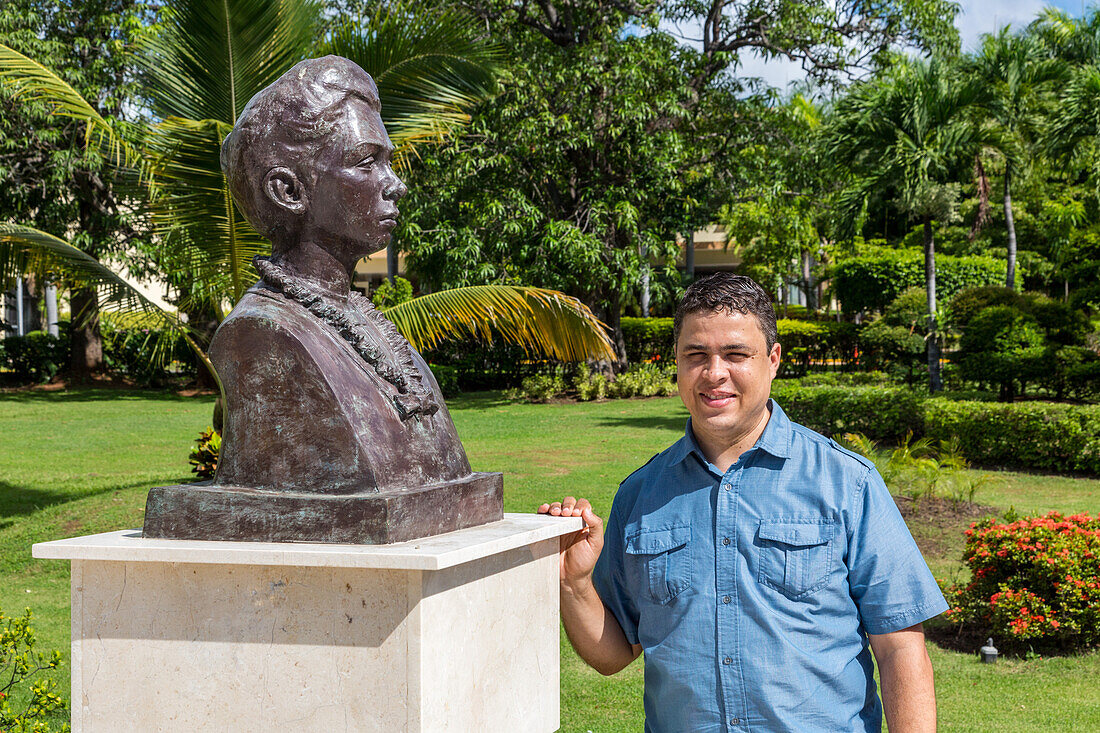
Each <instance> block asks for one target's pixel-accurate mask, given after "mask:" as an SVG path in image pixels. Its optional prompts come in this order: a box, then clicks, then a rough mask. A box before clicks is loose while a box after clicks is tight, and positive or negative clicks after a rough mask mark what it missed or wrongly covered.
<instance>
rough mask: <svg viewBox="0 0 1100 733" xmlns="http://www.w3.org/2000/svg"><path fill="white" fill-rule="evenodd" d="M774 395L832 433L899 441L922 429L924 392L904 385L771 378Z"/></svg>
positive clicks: (799, 417)
mask: <svg viewBox="0 0 1100 733" xmlns="http://www.w3.org/2000/svg"><path fill="white" fill-rule="evenodd" d="M772 397H774V398H775V401H776V402H778V403H779V405H780V407H782V408H783V409H784V410H785V411H786V412H787V414H788V415H790V417H791V419H792V420H794V421H795V422H797V423H801V424H802V425H805V426H806V427H808V428H810V429H812V430H816V431H817V432H819V433H822V434H823V435H827V436H830V437H835V436H840V435H843V434H845V433H863V434H864V435H866V436H867V437H869V438H870V439H871V440H882V441H891V442H895V443H896V442H900V441H901V440H902V439H904V438H905V436H906V435H907V434H910V433H913V434H920V433H921V432H922V429H923V427H924V426H923V421H922V417H921V415H922V413H921V396H920V395H919V393H917V392H915V391H913V390H911V389H907V388H904V387H882V386H867V387H840V386H804V385H802V384H798V383H797V382H794V381H793V380H792V381H786V380H777V381H775V382H772Z"/></svg>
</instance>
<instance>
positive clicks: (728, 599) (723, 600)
mask: <svg viewBox="0 0 1100 733" xmlns="http://www.w3.org/2000/svg"><path fill="white" fill-rule="evenodd" d="M731 600H732V599H731V598H730V597H729V596H722V603H729V602H730V601H731Z"/></svg>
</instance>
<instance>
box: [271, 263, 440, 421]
mask: <svg viewBox="0 0 1100 733" xmlns="http://www.w3.org/2000/svg"><path fill="white" fill-rule="evenodd" d="M252 264H253V265H255V266H256V269H257V270H259V272H260V276H261V277H263V279H264V282H266V283H267V284H268V285H270V286H271V287H273V288H275V289H276V290H278V291H279V292H281V293H282V294H283V295H285V296H286V297H288V298H290V299H291V300H293V301H296V302H298V303H301V304H302V305H303V306H305V307H306V308H307V309H308V310H309V312H310V313H312V314H313V315H315V316H317V317H318V318H320V319H321V320H322V321H324V322H325V323H327V324H328V325H330V326H332V327H333V328H334V329H335V330H336V332H337V333H339V334H340V336H341V337H342V338H343V339H344V340H345V341H347V342H348V343H349V344H351V346H352V348H354V349H355V351H356V353H358V354H359V356H361V357H362V358H363V361H365V362H367V363H368V364H370V365H371V366H372V367H373V368H374V371H375V372H377V373H378V376H380V377H382V379H385V380H386V381H387V382H389V383H390V384H392V385H393V386H394V387H396V388H397V392H398V394H396V395H394V397H393V404H394V406H395V407H396V408H397V413H398V414H399V415H400V416H401V419H402V420H407V419H408V418H410V417H412V416H414V415H432V414H434V413H435V412H436V411H437V410H438V409H439V405H438V404H437V403H436V401H435V397H434V396H433V395H432V393H431V392H430V391H429V390H427V389H425V388H424V382H423V377H422V376H421V374H420V370H419V369H417V368H416V365H415V364H414V363H413V358H412V349H410V348H409V342H408V341H406V340H405V339H404V337H403V336H402V335H401V334H400V333H398V332H397V328H395V327H394V325H393V324H392V323H390V322H389V320H387V319H386V317H385V316H383V315H382V314H381V313H380V312H379V311H378V309H377V308H375V307H374V304H373V303H371V302H370V301H369V300H367V299H366V298H364V297H363V296H362V295H360V294H359V293H351V294H349V296H348V304H349V306H352V307H353V308H354V306H353V305H352V304H356V305H358V310H359V311H360V312H361V313H363V314H364V315H365V316H366V317H367V320H368V321H369V322H370V323H371V325H373V326H374V327H375V328H376V329H378V331H379V332H380V333H381V334H382V337H383V338H384V339H385V340H386V343H387V344H388V345H389V347H390V350H391V351H392V352H393V354H394V356H395V357H396V359H397V363H396V364H395V363H393V362H391V361H390V360H389V359H387V358H386V355H385V354H384V353H383V352H382V349H380V348H379V347H378V346H377V345H376V344H375V343H374V341H373V339H371V337H370V335H369V334H368V331H367V327H366V326H364V325H363V324H361V323H356V322H355V319H353V318H351V317H349V315H348V313H347V311H345V310H344V309H342V308H339V307H337V306H334V305H329V304H327V303H325V301H324V295H323V293H322V291H321V289H320V288H317V287H315V286H313V285H310V284H309V283H308V282H306V281H304V280H302V279H301V278H298V277H295V276H293V275H291V274H290V273H289V272H287V271H286V270H284V269H283V268H281V267H279V266H278V265H276V264H275V263H273V262H272V261H271V259H270V258H268V257H260V256H259V255H257V256H256V257H254V258H253V259H252Z"/></svg>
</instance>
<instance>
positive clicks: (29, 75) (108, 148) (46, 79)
mask: <svg viewBox="0 0 1100 733" xmlns="http://www.w3.org/2000/svg"><path fill="white" fill-rule="evenodd" d="M0 86H2V87H6V88H8V89H9V90H10V91H11V92H12V93H13V95H14V97H15V98H16V99H24V100H33V101H39V102H44V103H45V104H47V105H49V106H50V107H51V109H52V111H53V113H54V114H58V115H62V116H64V117H70V118H72V119H74V120H79V121H81V122H83V123H85V125H86V133H85V143H86V144H87V145H89V146H94V147H96V148H98V149H100V150H102V151H103V152H104V154H105V157H107V158H108V159H109V160H111V161H113V162H114V163H115V165H130V166H137V167H140V165H141V155H140V152H139V151H138V150H136V149H135V148H134V147H132V146H131V145H130V144H129V143H128V142H127V141H126V140H125V139H123V137H122V134H121V132H120V131H119V130H118V129H117V128H116V126H115V125H114V124H112V123H111V122H108V121H107V120H106V119H104V118H103V115H101V114H100V113H99V112H98V111H97V110H96V109H95V107H93V106H92V105H91V104H89V103H88V101H87V100H86V99H84V97H82V96H81V95H80V94H79V93H78V92H77V91H76V90H75V89H73V88H72V86H70V85H69V84H68V83H67V82H66V81H65V80H64V79H62V78H61V77H59V76H58V75H57V74H55V73H53V72H52V71H50V70H49V69H47V68H46V67H45V66H43V65H42V64H40V63H38V62H37V61H35V60H33V59H31V58H29V57H27V56H24V55H23V54H21V53H19V52H18V51H16V50H15V49H13V48H9V47H8V46H5V45H3V44H0Z"/></svg>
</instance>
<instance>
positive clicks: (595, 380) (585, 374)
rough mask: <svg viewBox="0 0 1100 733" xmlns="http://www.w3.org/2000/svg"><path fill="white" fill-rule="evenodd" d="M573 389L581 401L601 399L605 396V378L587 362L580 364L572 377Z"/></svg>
mask: <svg viewBox="0 0 1100 733" xmlns="http://www.w3.org/2000/svg"><path fill="white" fill-rule="evenodd" d="M573 390H574V391H575V392H576V393H577V399H578V400H580V401H581V402H591V401H592V400H601V399H603V398H604V397H606V396H607V378H606V377H605V376H604V375H603V374H601V373H600V372H593V371H592V370H591V369H590V368H589V367H588V365H587V364H580V365H579V366H578V367H577V374H576V375H575V376H574V377H573Z"/></svg>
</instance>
